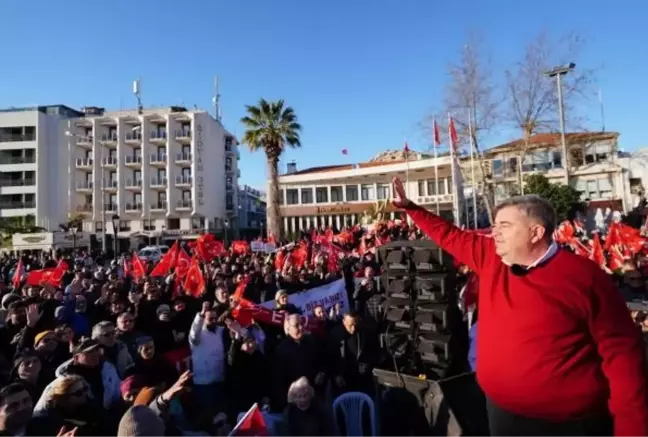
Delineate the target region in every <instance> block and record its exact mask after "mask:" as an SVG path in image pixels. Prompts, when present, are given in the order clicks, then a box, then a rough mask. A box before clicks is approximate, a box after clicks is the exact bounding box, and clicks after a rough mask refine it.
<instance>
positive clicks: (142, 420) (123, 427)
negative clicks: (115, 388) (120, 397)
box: [117, 405, 166, 437]
mask: <svg viewBox="0 0 648 437" xmlns="http://www.w3.org/2000/svg"><path fill="white" fill-rule="evenodd" d="M165 430H166V429H165V426H164V422H163V421H162V419H160V418H159V417H158V415H157V414H155V412H154V411H153V410H151V409H150V408H149V407H145V406H143V405H137V406H134V407H131V408H129V409H128V411H126V413H125V414H124V415H123V416H122V418H121V420H120V421H119V429H118V430H117V437H131V436H161V435H164V433H165Z"/></svg>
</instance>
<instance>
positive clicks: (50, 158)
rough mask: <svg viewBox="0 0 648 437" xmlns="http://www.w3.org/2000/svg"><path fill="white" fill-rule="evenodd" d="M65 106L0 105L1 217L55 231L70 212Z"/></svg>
mask: <svg viewBox="0 0 648 437" xmlns="http://www.w3.org/2000/svg"><path fill="white" fill-rule="evenodd" d="M80 116H83V114H82V113H81V112H79V111H76V110H74V109H72V108H69V107H67V106H64V105H51V106H35V107H25V108H8V109H2V110H0V220H16V219H18V218H22V220H24V221H25V222H29V223H30V224H34V225H36V226H40V227H43V228H45V229H47V230H56V229H57V228H58V226H59V224H61V223H64V222H65V221H66V220H67V216H68V206H67V203H66V202H65V199H66V196H67V190H66V181H67V180H68V166H67V149H66V148H65V147H64V144H65V124H66V121H65V120H66V119H72V118H76V117H80Z"/></svg>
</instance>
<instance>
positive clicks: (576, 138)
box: [462, 132, 632, 211]
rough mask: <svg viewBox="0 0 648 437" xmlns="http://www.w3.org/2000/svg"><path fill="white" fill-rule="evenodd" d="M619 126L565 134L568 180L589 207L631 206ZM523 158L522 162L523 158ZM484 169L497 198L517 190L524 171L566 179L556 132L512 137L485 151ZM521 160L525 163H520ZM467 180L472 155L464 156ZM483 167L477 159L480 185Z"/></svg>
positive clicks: (560, 180)
mask: <svg viewBox="0 0 648 437" xmlns="http://www.w3.org/2000/svg"><path fill="white" fill-rule="evenodd" d="M618 137H619V134H618V133H617V132H573V133H567V134H566V137H565V138H566V142H567V150H568V167H567V170H568V174H569V184H570V185H571V186H573V187H574V188H576V189H577V190H578V191H579V192H580V193H581V197H582V199H583V200H589V202H590V207H591V208H604V209H605V208H611V209H612V210H618V211H627V210H628V209H629V208H631V207H632V205H630V204H631V202H632V201H631V196H630V188H629V186H630V172H629V171H628V163H627V162H626V160H624V159H622V157H621V155H620V153H619V150H618ZM520 159H521V163H520ZM483 164H484V166H483V170H484V171H485V173H486V175H485V176H486V180H489V181H491V182H492V183H493V186H494V195H495V203H498V202H501V201H502V200H504V199H506V198H507V197H510V196H511V195H513V194H516V193H519V191H520V190H519V176H518V175H519V173H518V172H519V171H521V172H522V177H523V178H524V177H525V176H528V175H532V174H542V175H544V176H546V177H547V178H548V179H549V181H551V182H554V183H564V182H565V163H564V159H563V153H562V147H561V138H560V134H558V133H543V134H538V135H534V136H532V137H531V138H529V140H528V145H527V143H526V142H525V141H524V140H523V139H518V140H515V141H511V142H509V143H506V144H502V145H500V146H497V147H493V148H491V149H488V150H486V151H485V152H484V162H483ZM520 164H521V165H520ZM462 170H463V175H464V181H465V183H466V185H470V186H472V180H471V174H472V169H471V167H470V160H469V159H468V158H464V159H463V160H462ZM483 177H484V176H483V173H482V167H481V165H479V163H478V162H476V163H475V179H476V180H477V184H478V185H481V183H482V181H483V180H484V179H483Z"/></svg>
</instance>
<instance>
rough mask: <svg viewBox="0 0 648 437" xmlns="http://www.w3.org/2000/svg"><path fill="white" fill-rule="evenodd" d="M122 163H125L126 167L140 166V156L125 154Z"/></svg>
mask: <svg viewBox="0 0 648 437" xmlns="http://www.w3.org/2000/svg"><path fill="white" fill-rule="evenodd" d="M124 164H126V167H141V166H142V157H141V156H126V157H124Z"/></svg>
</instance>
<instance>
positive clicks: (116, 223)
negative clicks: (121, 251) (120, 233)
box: [110, 214, 119, 258]
mask: <svg viewBox="0 0 648 437" xmlns="http://www.w3.org/2000/svg"><path fill="white" fill-rule="evenodd" d="M110 221H111V222H112V227H113V233H114V240H115V241H114V244H115V255H114V256H115V258H117V250H118V247H117V243H118V240H117V229H118V227H119V216H118V215H117V214H115V215H113V216H112V217H111V218H110Z"/></svg>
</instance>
